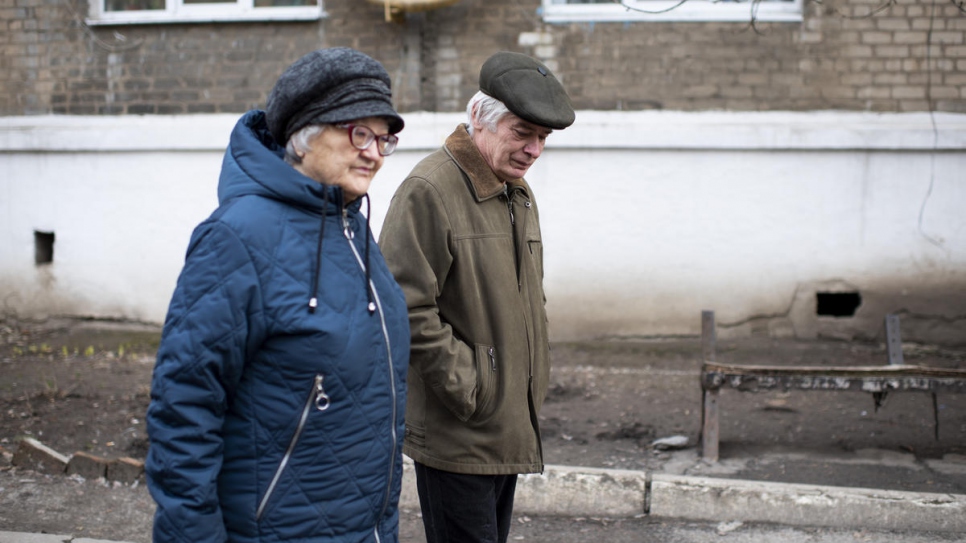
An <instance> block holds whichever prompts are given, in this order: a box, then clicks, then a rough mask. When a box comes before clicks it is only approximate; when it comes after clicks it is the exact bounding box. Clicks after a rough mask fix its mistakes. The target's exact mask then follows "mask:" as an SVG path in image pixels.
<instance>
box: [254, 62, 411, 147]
mask: <svg viewBox="0 0 966 543" xmlns="http://www.w3.org/2000/svg"><path fill="white" fill-rule="evenodd" d="M365 117H383V118H385V119H386V121H387V122H388V123H389V132H390V133H391V134H395V133H396V132H399V131H400V130H402V129H403V125H404V123H403V120H402V117H400V116H399V114H398V113H396V110H395V109H393V106H392V90H391V82H390V79H389V74H388V73H387V72H386V69H385V68H384V67H383V66H382V64H380V63H379V62H378V61H376V60H375V59H373V58H372V57H370V56H368V55H366V54H365V53H362V52H359V51H356V50H355V49H350V48H348V47H332V48H328V49H319V50H317V51H312V52H311V53H308V54H307V55H305V56H303V57H302V58H300V59H298V60H296V61H295V62H294V63H292V65H291V66H289V67H288V68H286V69H285V71H284V72H282V75H281V76H279V78H278V81H276V82H275V87H274V88H272V91H271V93H269V95H268V100H267V101H266V103H265V120H266V122H267V123H268V129H269V130H270V131H271V132H272V135H273V136H274V137H275V141H277V142H279V143H280V144H282V145H285V143H286V142H287V141H288V138H289V137H290V136H291V135H292V134H293V133H295V132H296V131H298V130H299V129H301V128H303V127H305V126H308V125H310V124H322V123H340V122H345V121H352V120H355V119H362V118H365Z"/></svg>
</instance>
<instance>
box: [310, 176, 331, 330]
mask: <svg viewBox="0 0 966 543" xmlns="http://www.w3.org/2000/svg"><path fill="white" fill-rule="evenodd" d="M328 205H329V192H328V191H325V190H323V191H322V225H321V226H319V245H318V247H316V249H315V272H314V273H313V275H312V297H311V298H309V313H315V308H316V307H318V305H319V274H320V272H321V268H322V239H323V238H325V208H326V207H328Z"/></svg>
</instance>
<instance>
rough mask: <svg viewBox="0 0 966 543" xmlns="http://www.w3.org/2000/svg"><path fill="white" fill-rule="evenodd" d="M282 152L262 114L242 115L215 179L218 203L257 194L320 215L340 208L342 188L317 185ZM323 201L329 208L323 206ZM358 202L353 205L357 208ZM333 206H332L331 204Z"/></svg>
mask: <svg viewBox="0 0 966 543" xmlns="http://www.w3.org/2000/svg"><path fill="white" fill-rule="evenodd" d="M284 156H285V150H284V149H283V148H282V147H281V146H279V145H278V143H276V142H275V139H274V138H273V137H272V134H271V132H270V131H269V129H268V124H267V123H266V121H265V112H264V111H261V110H252V111H249V112H248V113H245V114H244V115H243V116H242V117H241V118H240V119H239V120H238V122H237V123H236V124H235V128H234V129H233V130H232V132H231V137H230V139H229V143H228V149H227V150H226V151H225V158H224V161H223V164H222V169H221V177H220V178H219V179H218V203H220V204H223V203H225V202H227V201H228V200H231V199H233V198H238V197H240V196H248V195H256V196H263V197H265V198H271V199H273V200H279V201H282V202H285V203H288V204H290V205H293V206H296V207H301V208H305V209H308V210H311V211H314V212H316V213H320V212H321V211H322V209H323V207H328V208H329V209H330V210H331V212H336V210H339V209H341V208H342V188H341V187H333V186H327V185H323V184H321V183H318V182H316V181H315V180H313V179H310V178H309V177H306V176H305V175H302V173H300V172H299V171H298V170H296V169H295V168H293V167H292V166H291V165H289V164H288V163H286V162H285V160H284V158H283V157H284ZM326 200H327V201H328V205H326ZM360 201H361V198H360V199H359V200H356V201H355V202H353V206H351V207H356V208H358V205H359V202H360ZM333 203H335V204H336V205H334V206H332V205H331V204H333Z"/></svg>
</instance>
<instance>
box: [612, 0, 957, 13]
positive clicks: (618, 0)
mask: <svg viewBox="0 0 966 543" xmlns="http://www.w3.org/2000/svg"><path fill="white" fill-rule="evenodd" d="M687 1H688V0H680V2H678V3H677V4H674V5H673V6H671V7H669V8H666V9H659V10H656V11H650V10H646V9H641V8H638V7H634V6H628V5H627V4H625V3H624V0H611V2H612V3H614V4H618V5H620V6H622V7H623V8H624V9H626V10H628V11H637V12H640V13H650V14H651V15H657V14H660V13H667V12H669V11H672V10H675V9H677V8H679V7H681V6H683V5H684V4H685V2H687ZM964 1H966V0H964Z"/></svg>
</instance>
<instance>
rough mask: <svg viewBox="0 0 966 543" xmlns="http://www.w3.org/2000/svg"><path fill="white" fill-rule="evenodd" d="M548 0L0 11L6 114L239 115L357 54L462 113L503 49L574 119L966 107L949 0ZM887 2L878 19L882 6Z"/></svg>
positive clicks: (961, 50) (958, 18)
mask: <svg viewBox="0 0 966 543" xmlns="http://www.w3.org/2000/svg"><path fill="white" fill-rule="evenodd" d="M538 7H539V0H461V1H460V2H459V3H457V4H456V5H454V6H451V7H447V8H442V9H439V10H435V11H428V12H422V13H416V14H410V15H409V16H407V18H406V21H405V22H404V23H402V24H399V23H392V22H385V20H384V18H383V10H382V8H381V7H380V6H377V5H372V4H369V3H368V2H365V1H363V0H326V1H325V8H326V11H327V12H328V14H329V17H328V18H327V19H325V20H322V21H315V22H301V23H292V22H284V23H283V22H260V23H224V24H177V25H172V24H158V25H130V26H116V27H105V26H100V27H88V26H86V25H85V24H84V23H83V19H84V16H85V15H86V13H87V5H86V3H85V2H83V1H80V0H0V115H5V116H9V115H33V114H46V113H57V114H190V113H222V112H242V111H245V110H247V109H250V108H252V107H260V106H261V105H262V104H264V101H265V97H266V94H267V93H268V91H269V90H270V89H271V86H272V84H273V83H274V80H275V78H276V77H277V76H278V74H279V73H280V72H281V70H282V69H284V67H285V66H286V65H287V64H288V63H290V62H291V61H293V60H295V59H296V58H297V57H298V56H300V55H301V54H304V53H306V52H308V51H311V50H313V49H315V48H318V47H325V46H336V45H346V46H351V47H356V48H358V49H360V50H363V51H365V52H367V53H369V54H370V55H372V56H374V57H375V58H377V59H379V60H380V61H382V62H383V64H385V66H386V68H387V69H388V70H389V73H390V74H391V75H392V77H393V81H394V89H395V95H396V100H397V105H398V107H399V108H400V109H401V110H402V111H415V110H429V111H459V110H462V109H463V108H464V106H465V103H466V100H467V99H468V98H469V97H470V95H472V93H473V92H475V90H476V88H477V87H476V78H477V74H478V70H479V66H480V64H481V63H482V62H483V60H485V58H486V57H487V56H489V54H491V53H492V52H493V51H496V50H498V49H509V50H515V51H521V52H525V53H529V54H532V55H534V56H537V57H539V58H541V59H544V60H545V61H546V62H547V63H548V65H550V66H551V68H552V69H554V70H555V71H556V73H557V74H558V76H559V77H560V78H561V79H562V80H563V81H564V82H565V85H566V86H567V88H568V89H569V90H570V92H571V95H572V97H573V100H574V103H575V106H576V107H577V108H578V109H601V110H640V109H658V108H660V109H676V110H707V109H733V110H744V111H757V110H762V111H765V110H796V111H804V110H815V109H842V110H863V111H864V110H871V111H890V112H903V111H925V110H929V109H936V110H940V111H955V112H966V12H964V11H963V10H961V9H960V8H959V7H957V5H956V4H954V3H953V2H951V1H948V0H929V1H922V0H896V1H895V2H894V3H891V4H890V3H889V2H888V0H823V1H822V2H821V3H816V2H814V1H809V0H806V4H805V20H804V22H803V23H759V24H756V25H754V26H752V25H750V24H746V23H744V24H743V23H630V24H624V23H596V24H584V23H574V24H561V25H549V24H545V23H543V22H542V21H541V20H540V18H539V17H538V16H537V14H536V13H537V9H538ZM879 8H884V9H879Z"/></svg>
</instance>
